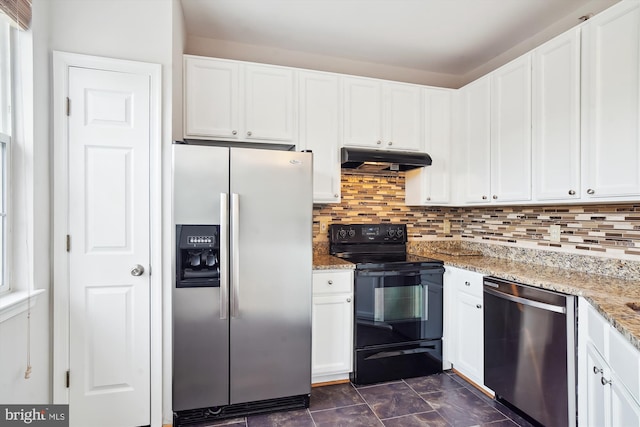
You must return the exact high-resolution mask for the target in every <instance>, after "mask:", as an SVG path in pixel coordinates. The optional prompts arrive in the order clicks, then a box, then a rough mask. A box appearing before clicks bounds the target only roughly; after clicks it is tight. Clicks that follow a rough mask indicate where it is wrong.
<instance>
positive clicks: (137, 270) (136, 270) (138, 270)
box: [131, 264, 144, 276]
mask: <svg viewBox="0 0 640 427" xmlns="http://www.w3.org/2000/svg"><path fill="white" fill-rule="evenodd" d="M142 273H144V267H143V266H141V265H140V264H136V265H135V266H134V267H133V269H132V270H131V275H132V276H142Z"/></svg>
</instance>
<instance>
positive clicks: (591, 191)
mask: <svg viewBox="0 0 640 427" xmlns="http://www.w3.org/2000/svg"><path fill="white" fill-rule="evenodd" d="M587 194H596V190H594V189H593V188H590V189H588V190H587Z"/></svg>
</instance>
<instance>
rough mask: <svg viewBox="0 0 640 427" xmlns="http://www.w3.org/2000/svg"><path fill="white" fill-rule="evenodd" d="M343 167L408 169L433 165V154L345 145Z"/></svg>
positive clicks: (364, 169) (382, 169)
mask: <svg viewBox="0 0 640 427" xmlns="http://www.w3.org/2000/svg"><path fill="white" fill-rule="evenodd" d="M341 158H342V168H343V169H357V170H360V171H362V172H379V171H408V170H411V169H415V168H421V167H424V166H429V165H431V156H429V155H428V154H426V153H415V152H410V151H384V150H367V149H364V148H350V147H343V148H342V150H341Z"/></svg>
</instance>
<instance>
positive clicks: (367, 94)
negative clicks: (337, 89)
mask: <svg viewBox="0 0 640 427" xmlns="http://www.w3.org/2000/svg"><path fill="white" fill-rule="evenodd" d="M343 87H344V111H343V112H344V140H343V143H344V145H355V146H364V147H370V148H383V145H382V102H381V89H380V82H378V81H376V80H373V79H365V78H356V77H346V78H344V79H343Z"/></svg>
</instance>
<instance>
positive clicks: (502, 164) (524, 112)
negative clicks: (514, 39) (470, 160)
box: [491, 54, 531, 202]
mask: <svg viewBox="0 0 640 427" xmlns="http://www.w3.org/2000/svg"><path fill="white" fill-rule="evenodd" d="M491 193H492V194H491V199H492V200H494V201H496V202H522V201H527V200H531V55H530V54H526V55H524V56H522V57H520V58H518V59H516V60H515V61H512V62H510V63H509V64H507V65H505V66H503V67H501V68H499V69H498V70H496V71H494V72H493V73H491Z"/></svg>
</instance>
